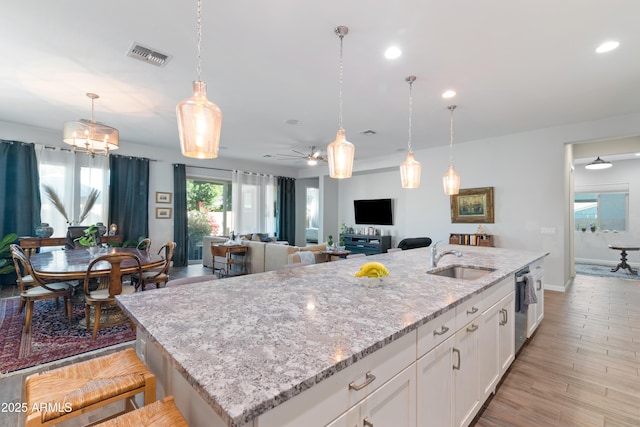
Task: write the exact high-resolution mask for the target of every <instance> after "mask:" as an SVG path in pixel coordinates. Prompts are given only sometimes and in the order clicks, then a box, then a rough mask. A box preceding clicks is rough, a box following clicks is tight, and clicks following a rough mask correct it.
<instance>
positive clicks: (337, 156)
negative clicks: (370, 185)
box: [327, 128, 356, 179]
mask: <svg viewBox="0 0 640 427" xmlns="http://www.w3.org/2000/svg"><path fill="white" fill-rule="evenodd" d="M355 152H356V148H355V147H354V145H353V144H352V143H350V142H349V141H347V139H346V136H345V132H344V129H342V128H340V129H338V133H337V135H336V140H335V141H333V142H332V143H331V144H329V145H328V146H327V160H328V162H329V176H331V178H337V179H343V178H351V173H352V171H353V157H354V155H355Z"/></svg>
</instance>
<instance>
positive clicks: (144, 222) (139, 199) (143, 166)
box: [109, 154, 149, 245]
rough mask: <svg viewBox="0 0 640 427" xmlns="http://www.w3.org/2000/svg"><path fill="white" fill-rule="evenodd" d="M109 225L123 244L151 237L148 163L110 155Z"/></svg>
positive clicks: (135, 158) (139, 159)
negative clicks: (111, 225) (116, 227)
mask: <svg viewBox="0 0 640 427" xmlns="http://www.w3.org/2000/svg"><path fill="white" fill-rule="evenodd" d="M109 175H110V182H109V224H116V225H117V226H118V233H119V234H120V235H122V241H123V242H127V241H128V242H130V244H134V245H135V242H137V241H138V238H140V237H148V236H149V160H148V159H143V158H138V157H124V156H117V155H113V154H111V155H110V156H109Z"/></svg>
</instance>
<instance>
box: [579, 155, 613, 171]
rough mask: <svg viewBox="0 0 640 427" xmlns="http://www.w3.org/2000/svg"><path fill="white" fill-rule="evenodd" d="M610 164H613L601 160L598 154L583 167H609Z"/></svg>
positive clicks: (592, 168)
mask: <svg viewBox="0 0 640 427" xmlns="http://www.w3.org/2000/svg"><path fill="white" fill-rule="evenodd" d="M611 166H613V164H612V163H611V162H607V161H606V160H602V159H601V158H600V156H598V158H597V159H595V160H594V161H592V162H591V163H589V164H588V165H586V166H585V169H591V170H594V169H607V168H610V167H611Z"/></svg>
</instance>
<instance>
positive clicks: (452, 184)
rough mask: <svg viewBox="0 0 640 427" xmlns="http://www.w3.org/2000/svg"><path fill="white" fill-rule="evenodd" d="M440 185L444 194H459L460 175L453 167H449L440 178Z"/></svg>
mask: <svg viewBox="0 0 640 427" xmlns="http://www.w3.org/2000/svg"><path fill="white" fill-rule="evenodd" d="M442 185H443V186H444V194H446V195H447V196H453V195H455V194H458V193H459V192H460V174H459V173H458V172H456V170H455V169H454V168H453V165H449V170H448V171H447V173H445V174H444V176H443V177H442Z"/></svg>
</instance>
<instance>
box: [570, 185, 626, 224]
mask: <svg viewBox="0 0 640 427" xmlns="http://www.w3.org/2000/svg"><path fill="white" fill-rule="evenodd" d="M628 200H629V192H628V191H625V192H599V193H596V192H594V193H582V192H580V193H575V197H574V204H573V211H574V216H575V224H576V228H577V229H578V230H581V229H589V228H590V227H592V225H593V226H595V227H596V228H597V229H600V230H616V231H625V230H627V217H628V206H629V203H628Z"/></svg>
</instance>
